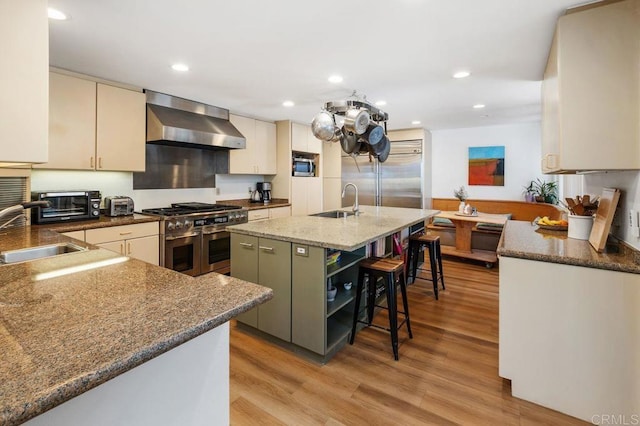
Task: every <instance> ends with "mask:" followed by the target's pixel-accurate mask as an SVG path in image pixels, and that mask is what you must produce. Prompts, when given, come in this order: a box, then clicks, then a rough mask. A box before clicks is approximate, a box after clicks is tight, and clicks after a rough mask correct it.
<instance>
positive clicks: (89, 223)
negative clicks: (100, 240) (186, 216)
mask: <svg viewBox="0 0 640 426" xmlns="http://www.w3.org/2000/svg"><path fill="white" fill-rule="evenodd" d="M158 221H160V218H159V217H157V216H147V215H143V214H138V213H135V214H132V215H129V216H118V217H109V216H100V219H98V220H79V221H77V222H62V223H52V224H45V225H33V227H34V228H38V229H51V230H54V231H56V232H71V231H85V230H87V229H96V228H108V227H111V226H120V225H131V224H135V223H145V222H158ZM0 249H1V247H0Z"/></svg>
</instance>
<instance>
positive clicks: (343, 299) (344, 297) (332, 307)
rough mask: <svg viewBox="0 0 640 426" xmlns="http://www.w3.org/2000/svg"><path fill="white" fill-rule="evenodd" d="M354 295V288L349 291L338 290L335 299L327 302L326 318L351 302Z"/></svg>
mask: <svg viewBox="0 0 640 426" xmlns="http://www.w3.org/2000/svg"><path fill="white" fill-rule="evenodd" d="M355 294H356V289H355V286H353V287H351V290H345V289H344V288H339V289H338V293H337V294H336V299H335V300H334V301H333V302H327V318H329V317H330V316H331V315H333V314H335V313H336V312H337V311H338V310H340V309H342V308H344V307H345V306H347V305H348V304H349V303H350V302H351V301H352V300H353V298H354V297H355Z"/></svg>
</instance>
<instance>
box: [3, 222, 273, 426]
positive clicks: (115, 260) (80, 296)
mask: <svg viewBox="0 0 640 426" xmlns="http://www.w3.org/2000/svg"><path fill="white" fill-rule="evenodd" d="M69 241H73V243H74V244H77V245H82V246H84V247H87V248H88V250H87V251H84V252H77V253H71V254H65V255H60V256H56V257H50V258H43V259H39V260H34V261H30V262H25V263H15V264H8V265H1V266H0V424H3V425H5V424H6V425H13V424H19V423H22V422H24V421H26V420H27V419H29V418H32V417H34V416H37V415H38V414H41V413H43V412H45V411H46V410H49V409H51V408H53V407H55V406H57V405H59V404H61V403H63V402H65V401H67V400H69V399H71V398H73V397H75V396H78V395H80V394H81V393H83V392H86V391H87V390H89V389H91V388H94V387H96V386H98V385H100V384H101V383H104V382H105V381H107V380H110V379H112V378H114V377H116V376H118V375H119V374H122V373H124V372H126V371H128V370H130V369H132V368H134V367H136V366H138V365H140V364H142V363H144V362H145V361H148V360H150V359H152V358H154V357H156V356H158V355H160V354H162V353H164V352H167V351H168V350H170V349H173V348H175V347H176V346H178V345H180V344H182V343H184V342H186V341H188V340H190V339H192V338H194V337H196V336H198V335H200V334H203V333H205V332H207V331H209V330H211V329H213V328H215V327H217V326H219V325H221V324H223V323H225V322H227V321H229V320H230V319H231V318H233V317H235V316H237V315H238V314H240V313H242V312H245V311H247V310H249V309H251V308H253V307H255V306H257V305H258V304H260V303H263V302H265V301H267V300H269V299H270V298H271V297H272V296H273V292H272V290H270V289H268V288H266V287H262V286H259V285H256V284H252V283H248V282H245V281H242V280H238V279H235V278H230V277H227V276H224V275H219V274H215V273H212V274H207V275H202V276H199V277H195V278H194V277H190V276H187V275H183V274H180V273H177V272H174V271H172V270H169V269H165V268H161V267H158V266H154V265H151V264H148V263H145V262H142V261H139V260H135V259H131V258H128V257H125V256H121V255H119V254H117V253H114V252H111V251H108V250H105V249H101V248H98V247H96V246H92V245H89V244H86V243H82V242H79V241H78V240H74V239H71V238H68V237H65V236H63V235H61V234H58V233H57V232H53V231H50V230H46V229H42V227H25V228H15V229H11V230H4V231H3V232H1V233H0V250H8V249H16V248H23V247H33V246H39V245H44V244H53V243H59V242H69Z"/></svg>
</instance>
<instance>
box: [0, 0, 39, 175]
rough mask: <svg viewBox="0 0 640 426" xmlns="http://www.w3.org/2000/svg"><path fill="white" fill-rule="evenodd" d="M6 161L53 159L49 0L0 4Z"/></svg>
mask: <svg viewBox="0 0 640 426" xmlns="http://www.w3.org/2000/svg"><path fill="white" fill-rule="evenodd" d="M0 40H2V63H3V64H5V65H3V66H2V67H0V93H2V96H0V116H2V119H1V120H0V134H1V135H2V139H0V163H2V162H9V163H43V162H45V161H47V121H48V109H49V104H48V98H49V91H48V87H49V79H48V77H47V76H48V73H49V22H48V18H47V1H46V0H30V1H2V2H0Z"/></svg>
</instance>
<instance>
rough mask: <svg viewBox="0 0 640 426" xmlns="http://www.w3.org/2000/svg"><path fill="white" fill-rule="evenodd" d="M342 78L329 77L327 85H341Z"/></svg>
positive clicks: (338, 76) (337, 76)
mask: <svg viewBox="0 0 640 426" xmlns="http://www.w3.org/2000/svg"><path fill="white" fill-rule="evenodd" d="M342 80H343V78H342V76H341V75H332V76H331V77H329V83H342Z"/></svg>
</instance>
